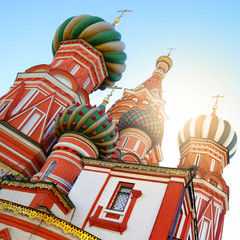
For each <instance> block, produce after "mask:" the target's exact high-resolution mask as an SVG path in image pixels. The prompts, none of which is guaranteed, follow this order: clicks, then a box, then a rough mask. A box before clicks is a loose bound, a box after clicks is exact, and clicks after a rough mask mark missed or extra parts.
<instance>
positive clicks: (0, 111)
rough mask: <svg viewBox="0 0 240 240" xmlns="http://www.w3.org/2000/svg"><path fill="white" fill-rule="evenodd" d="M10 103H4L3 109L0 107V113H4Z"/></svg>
mask: <svg viewBox="0 0 240 240" xmlns="http://www.w3.org/2000/svg"><path fill="white" fill-rule="evenodd" d="M7 105H8V103H4V104H3V105H2V106H1V107H0V113H2V112H3V111H4V109H5V108H6V107H7Z"/></svg>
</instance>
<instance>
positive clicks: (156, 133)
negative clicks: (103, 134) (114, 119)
mask: <svg viewBox="0 0 240 240" xmlns="http://www.w3.org/2000/svg"><path fill="white" fill-rule="evenodd" d="M118 128H119V130H122V129H124V128H137V129H140V130H142V131H144V132H145V133H146V134H147V135H148V136H149V137H150V138H151V140H152V147H154V146H155V145H157V144H159V143H160V142H161V141H162V137H163V128H162V124H161V121H160V120H159V119H158V118H157V117H156V116H155V115H153V114H152V113H151V112H150V111H149V110H144V109H131V110H129V111H128V112H126V113H124V114H123V115H122V116H121V118H120V120H119V122H118Z"/></svg>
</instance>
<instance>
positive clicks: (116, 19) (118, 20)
mask: <svg viewBox="0 0 240 240" xmlns="http://www.w3.org/2000/svg"><path fill="white" fill-rule="evenodd" d="M118 12H121V15H120V16H119V17H117V18H115V19H114V22H113V26H114V27H115V26H116V25H117V24H119V22H120V18H121V17H122V16H123V14H124V13H125V12H132V10H127V9H125V10H119V11H118Z"/></svg>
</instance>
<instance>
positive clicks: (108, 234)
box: [85, 177, 167, 240]
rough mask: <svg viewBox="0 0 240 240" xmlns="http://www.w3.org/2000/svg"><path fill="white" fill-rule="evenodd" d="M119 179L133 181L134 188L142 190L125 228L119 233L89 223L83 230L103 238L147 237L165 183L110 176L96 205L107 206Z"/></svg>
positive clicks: (110, 239)
mask: <svg viewBox="0 0 240 240" xmlns="http://www.w3.org/2000/svg"><path fill="white" fill-rule="evenodd" d="M119 181H122V182H129V183H134V184H135V186H134V189H136V190H141V191H142V196H140V197H139V198H138V199H137V201H136V204H135V206H134V208H133V211H132V213H131V216H130V218H129V221H128V224H127V230H126V231H125V232H123V234H122V235H120V233H119V232H115V231H110V230H107V229H102V228H98V227H94V226H92V227H89V224H87V226H86V228H85V230H86V231H88V232H90V233H91V234H93V235H95V236H97V237H99V238H101V239H104V240H112V239H114V240H120V239H121V240H123V239H124V240H125V239H137V240H146V239H149V237H150V234H151V231H152V228H153V225H154V222H155V219H156V216H157V214H158V211H159V208H160V206H161V203H162V199H163V197H164V194H165V191H166V188H167V184H164V183H157V182H150V181H142V180H132V179H126V178H121V177H112V178H111V179H110V180H109V182H108V184H107V186H106V188H105V190H104V192H103V194H102V196H101V198H100V199H99V202H98V203H97V206H98V205H101V206H103V207H106V206H107V204H108V202H109V200H110V198H111V196H112V194H113V192H114V190H115V189H116V186H117V184H118V183H119ZM95 210H96V209H95Z"/></svg>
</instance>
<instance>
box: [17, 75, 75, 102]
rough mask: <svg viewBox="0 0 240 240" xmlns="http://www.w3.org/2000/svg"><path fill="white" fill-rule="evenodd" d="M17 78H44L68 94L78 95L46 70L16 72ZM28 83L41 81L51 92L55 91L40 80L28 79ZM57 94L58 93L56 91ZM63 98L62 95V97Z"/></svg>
mask: <svg viewBox="0 0 240 240" xmlns="http://www.w3.org/2000/svg"><path fill="white" fill-rule="evenodd" d="M19 78H45V79H46V80H48V81H49V82H51V83H53V84H54V85H56V86H57V87H58V88H60V89H62V90H63V91H65V92H66V93H67V94H69V95H70V96H73V97H74V96H78V95H77V93H76V92H74V91H73V90H72V89H70V88H69V87H67V86H66V85H65V84H63V83H61V82H60V81H59V80H57V78H55V77H54V76H52V75H51V74H49V73H47V72H33V73H18V74H17V78H16V80H17V79H19ZM29 82H30V83H33V84H34V85H35V84H36V83H41V84H42V85H43V86H45V87H47V88H48V89H51V91H52V92H56V91H55V90H54V89H52V88H51V87H50V86H48V85H46V84H44V83H43V82H42V81H37V82H35V81H29ZM57 94H58V93H57ZM58 95H59V96H60V97H62V95H61V94H58ZM62 98H63V97H62Z"/></svg>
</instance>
